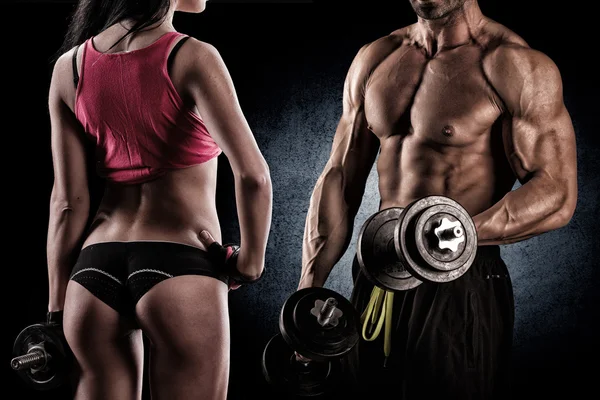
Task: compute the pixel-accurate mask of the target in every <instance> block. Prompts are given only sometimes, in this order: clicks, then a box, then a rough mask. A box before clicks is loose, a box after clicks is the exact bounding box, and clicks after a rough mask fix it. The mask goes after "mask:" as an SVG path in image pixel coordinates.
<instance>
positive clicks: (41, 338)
mask: <svg viewBox="0 0 600 400" xmlns="http://www.w3.org/2000/svg"><path fill="white" fill-rule="evenodd" d="M40 344H41V345H43V348H44V350H45V352H46V353H47V354H48V355H49V357H48V360H47V362H46V363H45V365H43V364H42V365H39V366H37V368H25V369H21V370H17V371H15V372H17V374H18V375H19V376H20V377H21V379H22V380H23V381H24V382H25V383H27V384H28V385H29V386H31V387H32V388H33V389H35V390H40V391H43V390H50V389H54V388H57V387H59V386H61V385H62V384H63V383H64V382H65V380H66V375H67V370H68V365H67V364H68V358H69V351H68V349H67V347H66V342H65V341H64V339H63V338H62V337H61V335H60V334H59V333H58V332H57V331H56V330H54V329H53V328H51V327H48V326H47V325H43V324H34V325H30V326H28V327H26V328H25V329H23V330H22V331H21V332H20V333H19V335H17V338H16V339H15V342H14V345H13V357H19V356H22V355H24V354H27V352H28V351H29V350H30V349H31V348H32V346H36V345H40Z"/></svg>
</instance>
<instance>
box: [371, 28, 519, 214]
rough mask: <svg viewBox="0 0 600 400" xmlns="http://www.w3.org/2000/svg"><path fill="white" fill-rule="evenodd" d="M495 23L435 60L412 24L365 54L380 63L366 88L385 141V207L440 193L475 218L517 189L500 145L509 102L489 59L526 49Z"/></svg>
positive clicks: (376, 129) (374, 125) (381, 172)
mask: <svg viewBox="0 0 600 400" xmlns="http://www.w3.org/2000/svg"><path fill="white" fill-rule="evenodd" d="M489 24H490V25H492V26H490V28H489V29H486V28H483V29H482V30H481V31H480V32H478V34H477V36H474V37H471V39H470V40H469V41H468V42H466V43H464V44H461V45H458V46H455V47H453V48H449V49H439V51H438V52H437V54H434V55H428V54H427V51H426V50H425V49H424V48H423V47H422V46H420V45H419V44H418V42H417V41H416V38H415V36H416V35H417V34H416V33H415V28H414V26H411V27H407V28H404V29H401V30H398V31H396V32H394V33H392V34H391V35H390V36H387V37H385V38H382V39H380V40H379V41H377V42H374V43H373V44H372V45H371V48H368V49H366V51H369V52H370V53H371V54H370V55H369V58H370V59H371V60H373V61H374V65H372V66H370V68H369V69H370V73H369V74H368V78H367V81H366V82H365V93H364V113H365V119H366V122H367V124H368V128H369V130H370V131H371V132H373V133H374V134H375V135H376V136H377V138H378V139H379V142H380V154H379V159H378V161H377V172H378V176H379V191H380V195H381V208H382V209H383V208H388V207H393V206H406V205H407V204H408V203H409V202H410V201H412V200H415V199H418V198H420V197H423V196H426V195H431V194H436V195H444V196H448V197H450V198H453V199H454V200H457V201H458V202H460V203H461V204H462V205H463V206H464V207H465V208H466V209H467V210H468V211H469V213H470V214H471V215H475V214H478V213H479V212H481V211H483V210H485V209H487V208H489V207H490V206H491V205H492V204H494V203H495V202H496V201H498V200H499V199H500V198H501V197H502V196H503V195H504V194H505V193H506V192H508V191H509V190H511V188H512V186H513V184H514V182H515V174H514V173H513V171H512V169H511V166H510V164H509V163H508V159H507V156H506V152H505V148H504V145H503V140H502V136H503V119H504V118H505V117H503V111H504V105H503V100H502V99H501V98H500V97H499V95H498V93H497V92H496V89H495V88H494V87H493V85H492V83H491V82H490V77H489V76H488V75H489V74H495V73H496V71H494V68H497V67H498V66H496V65H490V64H492V63H489V62H486V61H487V60H486V58H487V57H488V56H490V54H493V52H494V51H497V50H498V48H499V47H501V46H516V47H518V46H522V47H524V48H526V44H525V42H524V41H523V40H522V39H520V38H519V37H517V36H516V35H515V34H513V33H511V32H509V31H508V30H506V29H502V28H501V27H499V26H498V25H497V24H493V23H489ZM484 65H485V67H484ZM504 127H505V128H506V126H504ZM505 130H506V129H505ZM504 134H507V132H504Z"/></svg>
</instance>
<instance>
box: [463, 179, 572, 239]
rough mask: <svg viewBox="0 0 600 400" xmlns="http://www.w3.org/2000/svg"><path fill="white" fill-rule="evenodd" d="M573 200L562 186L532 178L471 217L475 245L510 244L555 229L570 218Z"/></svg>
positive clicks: (548, 180) (564, 186)
mask: <svg viewBox="0 0 600 400" xmlns="http://www.w3.org/2000/svg"><path fill="white" fill-rule="evenodd" d="M574 203H575V200H574V198H573V196H572V195H569V193H568V190H567V188H566V185H558V184H556V183H554V182H553V181H551V180H550V179H547V178H545V177H533V178H532V179H531V180H530V181H529V182H527V183H526V184H524V185H523V186H521V187H520V188H518V189H516V190H513V191H511V192H509V193H508V194H506V195H505V196H504V197H503V198H502V200H500V201H499V202H498V203H496V204H494V205H493V206H492V207H491V208H489V209H488V210H486V211H484V212H482V213H480V214H478V215H476V216H474V217H473V221H474V223H475V227H476V228H477V236H478V242H479V245H496V244H509V243H514V242H518V241H521V240H525V239H528V238H531V237H533V236H536V235H539V234H542V233H544V232H548V231H551V230H554V229H558V228H560V227H562V226H564V225H566V224H567V223H568V222H569V220H570V219H571V217H572V215H573V212H574V209H575V204H574Z"/></svg>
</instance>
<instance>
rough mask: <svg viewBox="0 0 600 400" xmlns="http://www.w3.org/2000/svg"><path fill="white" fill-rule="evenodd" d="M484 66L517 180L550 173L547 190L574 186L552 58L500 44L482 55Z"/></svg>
mask: <svg viewBox="0 0 600 400" xmlns="http://www.w3.org/2000/svg"><path fill="white" fill-rule="evenodd" d="M484 69H485V71H486V73H487V75H488V77H489V79H490V82H491V83H492V85H493V86H494V87H495V89H496V91H497V92H498V94H499V95H500V97H501V98H502V100H503V102H504V106H505V108H506V112H507V118H508V120H507V125H506V129H505V145H506V152H507V156H508V158H509V161H510V164H511V165H512V167H513V169H514V171H515V173H516V174H517V176H518V178H519V180H520V181H521V182H522V183H525V182H527V181H528V180H530V179H532V178H533V177H534V176H542V177H545V178H549V179H548V180H547V182H549V183H550V184H552V185H556V186H555V187H551V186H549V187H548V189H549V190H553V189H558V190H565V193H566V195H567V196H568V197H569V199H568V201H573V200H574V197H575V196H576V191H577V167H576V162H577V156H576V144H575V133H574V129H573V124H572V121H571V117H570V115H569V112H568V111H567V108H566V106H565V104H564V99H563V84H562V78H561V75H560V72H559V70H558V68H557V66H556V65H555V63H554V62H553V61H552V60H551V59H550V58H549V57H548V56H546V55H545V54H543V53H541V52H539V51H536V50H533V49H530V48H527V47H522V46H518V45H504V46H501V47H499V48H498V49H496V50H495V51H494V52H493V53H492V54H491V55H490V56H489V57H488V58H487V59H486V61H485V63H484Z"/></svg>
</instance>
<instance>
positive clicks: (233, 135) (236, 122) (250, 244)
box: [185, 39, 272, 280]
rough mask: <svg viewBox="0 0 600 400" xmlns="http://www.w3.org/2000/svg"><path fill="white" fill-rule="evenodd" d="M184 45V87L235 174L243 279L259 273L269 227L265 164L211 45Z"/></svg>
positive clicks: (268, 183) (269, 196) (269, 190)
mask: <svg viewBox="0 0 600 400" xmlns="http://www.w3.org/2000/svg"><path fill="white" fill-rule="evenodd" d="M188 43H189V45H190V46H192V49H191V54H192V57H190V58H187V57H186V58H187V60H186V61H187V63H189V64H188V65H186V68H185V70H186V71H188V76H187V77H186V79H185V81H186V82H187V83H188V88H189V89H188V90H189V92H190V95H191V97H192V98H193V100H194V102H195V104H196V106H197V107H198V110H199V112H200V115H201V118H202V119H203V121H204V123H205V124H206V126H207V128H208V131H209V132H210V134H211V136H212V137H213V138H214V140H215V142H216V143H217V144H218V145H219V147H221V149H222V150H223V152H224V154H225V155H226V156H227V158H228V160H229V162H230V164H231V168H232V171H233V174H234V177H235V192H236V201H237V212H238V218H239V223H240V231H241V232H240V236H241V243H240V253H239V256H238V264H237V265H238V269H239V272H240V273H241V274H242V275H244V276H245V277H246V278H247V279H249V280H253V279H257V278H258V277H260V276H261V274H262V272H263V268H264V262H265V253H266V246H267V240H268V235H269V230H270V226H271V212H272V187H271V178H270V172H269V168H268V166H267V163H266V161H265V159H264V158H263V156H262V154H261V152H260V149H259V148H258V145H257V143H256V141H255V139H254V135H253V133H252V131H251V129H250V127H249V126H248V123H247V121H246V119H245V117H244V114H243V112H242V110H241V107H240V104H239V102H238V98H237V95H236V91H235V88H234V86H233V82H232V80H231V77H230V75H229V72H228V70H227V67H226V66H225V63H224V62H223V59H222V58H221V56H220V54H219V53H218V51H217V50H216V49H215V48H214V47H213V46H211V45H209V44H207V43H204V42H201V41H198V40H196V39H192V40H188ZM188 43H186V44H185V46H187V45H188Z"/></svg>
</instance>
